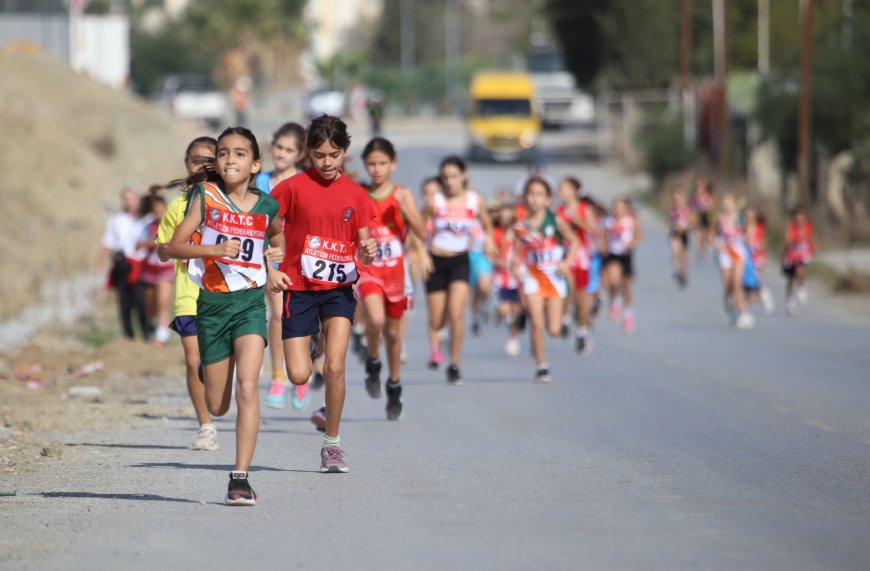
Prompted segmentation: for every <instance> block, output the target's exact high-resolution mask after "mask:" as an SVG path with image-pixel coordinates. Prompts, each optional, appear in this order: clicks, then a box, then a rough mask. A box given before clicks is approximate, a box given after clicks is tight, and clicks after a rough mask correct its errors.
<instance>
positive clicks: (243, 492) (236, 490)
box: [224, 470, 257, 506]
mask: <svg viewBox="0 0 870 571" xmlns="http://www.w3.org/2000/svg"><path fill="white" fill-rule="evenodd" d="M224 501H225V502H226V504H227V505H228V506H253V505H256V504H257V494H256V493H254V490H253V488H251V485H250V484H249V483H248V473H247V472H236V471H235V470H234V471H232V472H230V483H229V486H227V496H226V499H225V500H224Z"/></svg>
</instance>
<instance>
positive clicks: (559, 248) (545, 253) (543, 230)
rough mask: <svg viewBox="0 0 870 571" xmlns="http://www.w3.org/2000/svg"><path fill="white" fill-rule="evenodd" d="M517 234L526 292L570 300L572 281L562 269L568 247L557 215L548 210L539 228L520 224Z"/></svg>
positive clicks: (517, 226)
mask: <svg viewBox="0 0 870 571" xmlns="http://www.w3.org/2000/svg"><path fill="white" fill-rule="evenodd" d="M514 234H515V235H516V237H517V239H518V240H519V241H520V244H521V245H522V259H523V263H522V264H521V266H520V280H521V285H522V289H523V293H525V294H526V295H540V296H541V297H544V298H564V297H567V295H568V280H567V279H566V278H565V276H564V275H563V274H562V272H561V271H560V270H559V264H560V263H561V262H562V260H563V259H564V258H565V248H564V246H563V244H562V236H561V235H560V234H559V231H558V230H557V228H556V216H555V215H554V214H553V213H552V212H550V211H547V213H546V214H545V216H544V221H543V222H542V223H541V225H540V227H539V228H531V227H530V226H529V225H528V224H527V223H524V222H520V223H518V224H517V225H516V226H514Z"/></svg>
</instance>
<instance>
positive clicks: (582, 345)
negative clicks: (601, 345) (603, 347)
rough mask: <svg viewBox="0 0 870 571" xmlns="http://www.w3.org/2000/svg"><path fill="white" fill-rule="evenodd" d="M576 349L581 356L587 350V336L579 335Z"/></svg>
mask: <svg viewBox="0 0 870 571" xmlns="http://www.w3.org/2000/svg"><path fill="white" fill-rule="evenodd" d="M574 348H575V349H576V350H577V352H578V353H580V354H581V355H582V354H583V351H584V350H585V349H586V336H585V335H577V341H576V342H575V345H574Z"/></svg>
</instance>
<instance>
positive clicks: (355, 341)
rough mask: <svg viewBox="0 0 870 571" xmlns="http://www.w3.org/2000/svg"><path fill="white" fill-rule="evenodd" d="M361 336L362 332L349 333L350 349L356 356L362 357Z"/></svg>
mask: <svg viewBox="0 0 870 571" xmlns="http://www.w3.org/2000/svg"><path fill="white" fill-rule="evenodd" d="M362 340H363V336H362V333H357V332H356V331H354V332H352V334H351V344H350V347H351V350H352V351H353V352H354V353H355V354H356V355H358V356H360V357H362V355H363V342H362Z"/></svg>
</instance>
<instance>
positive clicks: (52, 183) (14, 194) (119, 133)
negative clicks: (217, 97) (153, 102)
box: [0, 54, 189, 320]
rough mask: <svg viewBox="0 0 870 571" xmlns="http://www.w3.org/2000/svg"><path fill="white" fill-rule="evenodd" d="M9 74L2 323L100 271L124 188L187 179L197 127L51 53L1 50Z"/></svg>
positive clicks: (0, 207) (0, 106)
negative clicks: (99, 257) (186, 162)
mask: <svg viewBox="0 0 870 571" xmlns="http://www.w3.org/2000/svg"><path fill="white" fill-rule="evenodd" d="M0 77H3V81H2V82H0V124H2V125H3V134H4V140H5V141H6V143H7V144H6V145H4V151H3V152H2V153H0V172H2V173H3V176H2V177H0V212H2V213H3V232H2V233H0V252H2V255H0V275H3V276H4V279H3V280H2V281H0V320H2V319H6V318H8V317H10V316H12V315H16V314H17V313H19V312H20V311H21V310H22V309H23V308H24V307H27V306H28V305H30V304H32V303H34V302H37V301H39V300H40V299H45V298H48V297H50V296H51V294H52V282H54V281H55V280H58V279H62V278H65V277H70V276H74V275H77V274H79V273H81V272H82V271H86V270H88V269H89V268H91V267H93V265H94V260H95V258H96V253H97V251H98V248H99V240H100V237H101V236H102V232H103V228H104V225H105V220H106V218H107V217H108V215H109V213H110V212H113V211H115V210H117V208H118V206H117V205H118V191H119V190H120V188H121V187H122V185H124V184H125V183H132V184H133V185H135V186H137V187H138V188H140V189H141V190H145V189H147V187H148V185H150V184H151V183H152V182H166V181H168V180H171V179H173V178H177V177H179V176H181V175H182V174H183V164H182V156H181V155H182V153H183V152H184V148H185V145H186V143H187V141H188V140H189V133H187V132H182V131H181V130H180V129H178V128H177V127H176V126H175V125H174V124H173V122H172V120H171V118H170V117H169V115H168V114H166V113H165V112H163V111H161V110H158V109H156V108H153V107H152V106H150V105H148V104H146V103H145V102H143V101H140V100H138V99H136V98H134V97H131V96H128V95H126V94H123V93H119V92H117V91H115V90H113V89H111V88H109V87H106V86H104V85H102V84H99V83H96V82H94V81H92V80H90V79H88V78H86V77H83V76H81V75H78V74H75V73H73V72H72V71H71V70H70V69H69V68H68V67H67V66H66V65H64V64H62V63H61V62H58V61H55V60H53V59H50V58H49V57H48V56H44V55H37V54H9V55H0ZM12 276H17V279H13V278H12Z"/></svg>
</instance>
